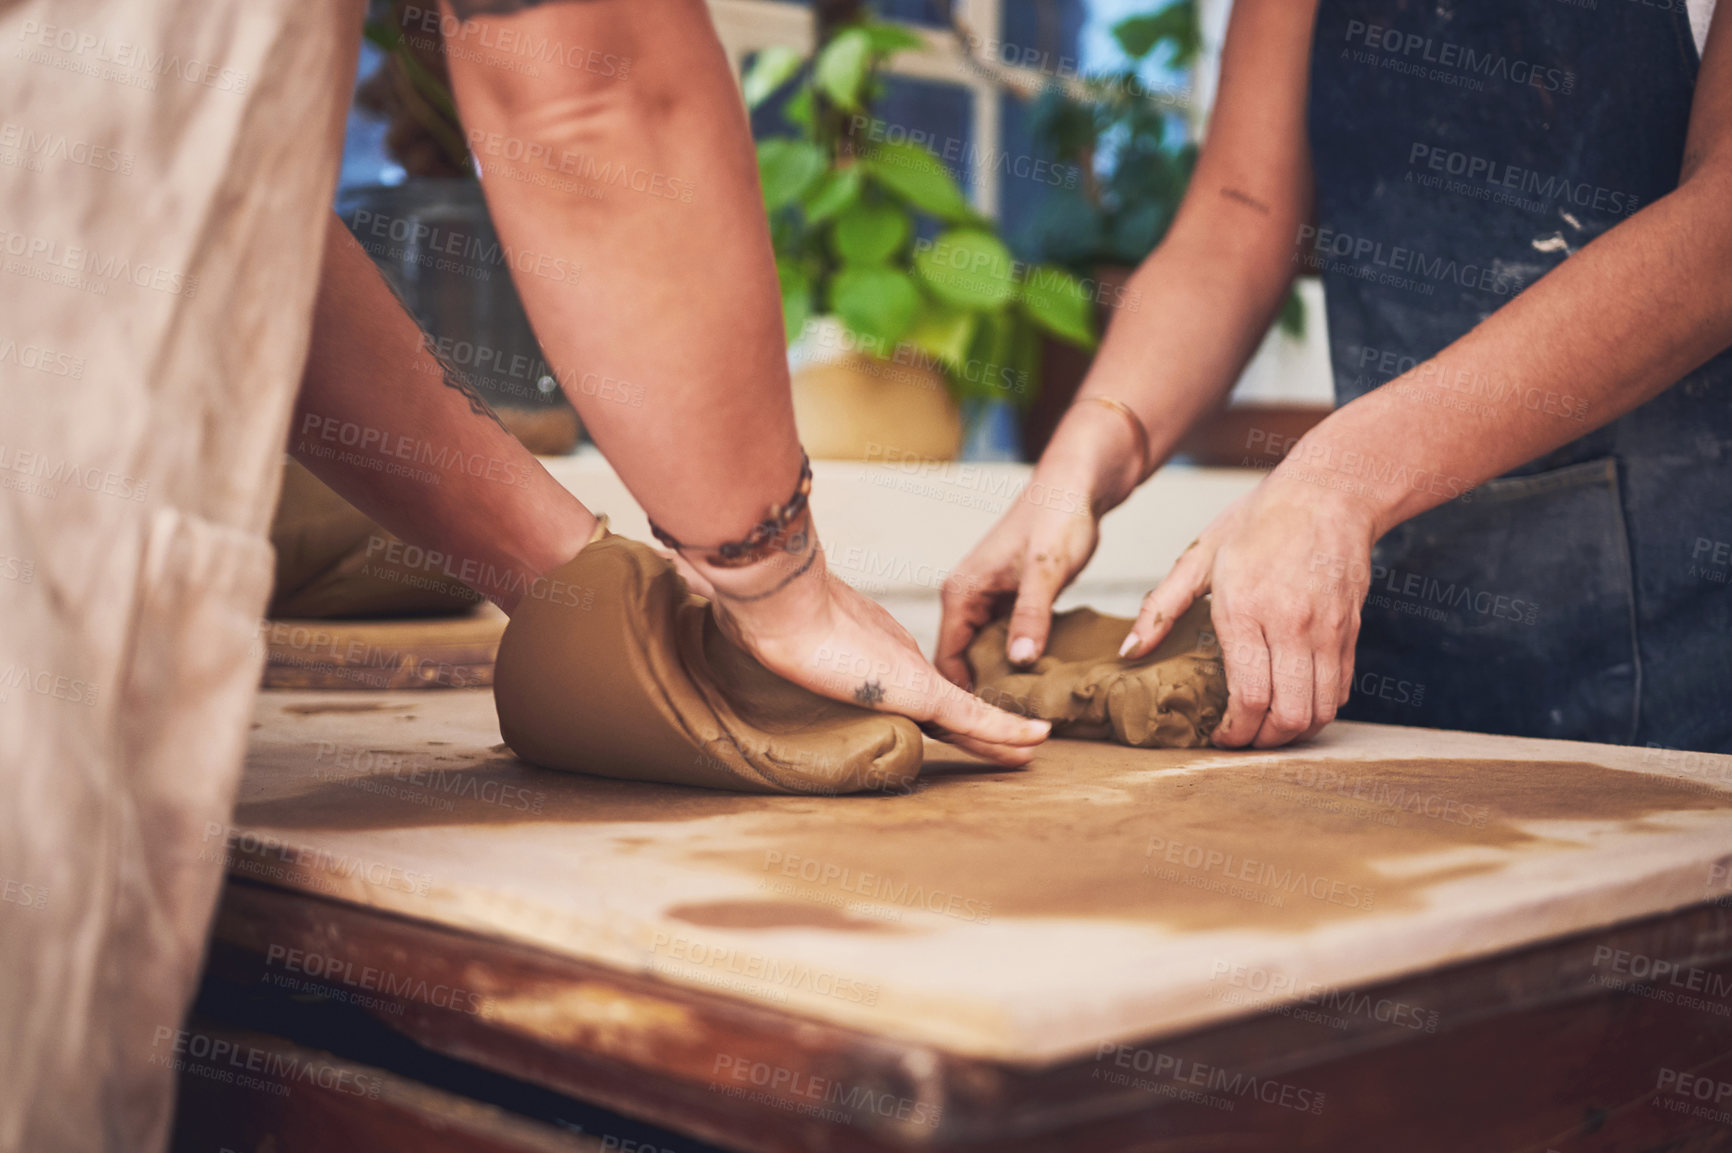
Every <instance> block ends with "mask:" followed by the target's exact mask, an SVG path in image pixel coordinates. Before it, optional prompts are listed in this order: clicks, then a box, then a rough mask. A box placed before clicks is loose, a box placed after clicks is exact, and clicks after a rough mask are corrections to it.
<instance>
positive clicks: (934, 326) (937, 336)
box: [906, 300, 980, 371]
mask: <svg viewBox="0 0 1732 1153" xmlns="http://www.w3.org/2000/svg"><path fill="white" fill-rule="evenodd" d="M979 322H980V314H979V313H977V312H973V311H971V310H969V309H966V308H957V307H956V306H955V305H951V304H945V303H944V302H943V301H941V300H927V301H926V307H924V308H922V309H921V310H920V314H919V315H918V316H916V317H915V318H914V324H913V326H912V327H911V328H909V330H908V336H907V338H906V339H907V341H908V343H909V344H912V345H913V346H914V347H916V348H918V349H920V350H921V351H922V352H925V353H928V354H930V355H932V356H935V357H937V358H938V359H939V360H941V361H943V362H944V363H945V364H946V365H947V366H949V367H950V368H951V369H954V370H956V371H962V369H963V366H964V365H965V364H966V363H967V361H968V345H969V342H970V341H972V340H973V339H974V329H975V326H976V325H977V324H979Z"/></svg>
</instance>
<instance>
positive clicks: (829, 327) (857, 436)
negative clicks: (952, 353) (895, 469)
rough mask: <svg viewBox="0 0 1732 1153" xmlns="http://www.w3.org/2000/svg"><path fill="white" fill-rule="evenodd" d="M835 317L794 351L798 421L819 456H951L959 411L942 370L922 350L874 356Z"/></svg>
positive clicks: (957, 441) (958, 439)
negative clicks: (856, 344)
mask: <svg viewBox="0 0 1732 1153" xmlns="http://www.w3.org/2000/svg"><path fill="white" fill-rule="evenodd" d="M840 333H841V326H840V325H839V324H837V323H836V322H835V321H834V320H830V319H825V320H820V321H815V322H813V324H812V325H811V326H810V327H809V328H808V331H807V333H806V334H805V335H803V336H802V337H801V339H800V340H799V341H798V342H796V344H795V347H794V348H793V349H792V350H790V363H791V365H792V369H793V379H794V422H795V424H796V425H797V426H798V428H799V431H800V441H801V443H802V444H804V445H805V447H806V452H807V455H809V456H811V457H812V459H814V460H879V461H897V460H908V459H916V460H919V459H925V460H954V459H955V458H956V453H957V450H958V449H959V448H960V447H961V444H962V412H961V410H960V409H959V408H957V406H956V401H955V400H953V399H952V398H951V395H950V390H949V388H948V387H946V385H945V382H944V375H943V373H941V372H939V371H938V370H937V369H936V368H934V367H932V366H931V365H930V364H928V363H927V361H926V358H925V357H923V356H921V355H919V354H914V355H897V356H893V357H891V358H888V359H886V358H882V357H875V356H869V355H867V354H865V353H863V352H861V351H859V350H858V348H856V347H854V345H853V342H852V341H850V340H846V339H844V338H843V337H842V336H841V335H840Z"/></svg>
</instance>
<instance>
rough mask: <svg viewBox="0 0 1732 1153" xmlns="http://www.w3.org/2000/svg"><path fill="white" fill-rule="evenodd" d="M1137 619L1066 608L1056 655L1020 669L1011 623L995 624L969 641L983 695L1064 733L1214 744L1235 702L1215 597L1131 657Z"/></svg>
mask: <svg viewBox="0 0 1732 1153" xmlns="http://www.w3.org/2000/svg"><path fill="white" fill-rule="evenodd" d="M1135 623H1136V622H1135V621H1133V620H1129V619H1127V618H1125V617H1109V616H1103V615H1101V614H1100V613H1097V612H1095V611H1094V610H1093V609H1073V610H1071V611H1070V612H1065V613H1058V614H1056V615H1054V617H1053V618H1052V633H1051V635H1050V637H1049V638H1048V640H1047V644H1046V652H1045V653H1043V654H1042V655H1041V657H1040V659H1039V660H1037V661H1035V663H1034V664H1033V665H1031V666H1029V667H1028V668H1026V669H1017V668H1015V667H1014V666H1012V665H1011V663H1010V658H1009V657H1008V656H1006V655H1005V643H1006V639H1007V637H1008V634H1009V631H1010V622H1009V621H1005V620H1000V621H995V622H994V623H993V624H991V625H988V626H987V627H986V628H985V629H982V630H981V632H980V635H979V636H977V637H975V638H974V643H973V644H972V645H970V646H969V647H968V665H969V668H970V670H971V671H972V672H973V674H974V691H975V693H976V694H977V695H979V696H980V697H981V698H982V699H984V700H986V701H988V702H990V703H992V704H995V705H997V706H999V707H1000V708H1002V709H1006V710H1008V711H1010V712H1013V713H1021V714H1023V715H1024V716H1030V717H1038V718H1040V719H1041V720H1046V721H1051V722H1052V732H1053V736H1055V737H1081V738H1083V739H1085V740H1103V741H1104V740H1114V741H1118V742H1119V743H1120V744H1124V745H1135V746H1137V747H1139V748H1161V749H1194V748H1200V747H1202V746H1203V745H1206V744H1208V743H1209V735H1210V734H1211V733H1213V732H1214V731H1215V726H1216V725H1218V724H1220V723H1221V714H1222V713H1223V712H1224V711H1225V710H1226V708H1227V677H1226V672H1225V671H1224V670H1223V669H1222V667H1221V657H1220V647H1219V645H1218V644H1217V643H1216V640H1215V632H1214V628H1213V626H1212V625H1211V624H1210V622H1209V606H1208V602H1207V601H1206V600H1205V601H1198V602H1197V603H1196V604H1194V605H1192V606H1191V608H1190V610H1189V611H1187V612H1186V613H1185V615H1184V616H1182V617H1180V618H1179V619H1178V622H1177V623H1176V624H1174V625H1173V631H1172V632H1170V633H1168V634H1167V637H1166V639H1165V640H1163V641H1162V642H1161V643H1160V644H1159V645H1157V646H1155V649H1154V651H1153V652H1151V653H1149V654H1148V655H1147V656H1144V657H1142V658H1140V659H1138V660H1134V661H1127V660H1122V659H1120V657H1119V656H1118V650H1119V645H1120V644H1121V643H1123V641H1124V639H1125V634H1126V633H1128V632H1130V631H1131V626H1132V625H1133V624H1135Z"/></svg>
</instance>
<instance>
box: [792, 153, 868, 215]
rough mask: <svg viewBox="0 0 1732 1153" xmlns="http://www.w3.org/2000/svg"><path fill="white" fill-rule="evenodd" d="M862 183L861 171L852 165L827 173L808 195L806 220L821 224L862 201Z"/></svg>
mask: <svg viewBox="0 0 1732 1153" xmlns="http://www.w3.org/2000/svg"><path fill="white" fill-rule="evenodd" d="M861 183H862V177H861V176H860V169H859V168H858V167H857V166H855V165H852V164H850V165H849V166H848V167H846V168H837V169H832V170H831V171H829V172H826V173H825V174H824V177H823V179H822V180H819V181H818V183H816V184H814V185H813V186H812V188H811V190H810V191H809V192H807V194H806V199H805V202H804V204H803V205H802V207H804V208H805V210H806V219H807V220H809V221H811V222H812V223H813V224H819V223H822V222H823V221H825V220H828V219H829V218H830V217H832V216H834V215H836V214H837V213H838V212H841V211H842V210H843V209H844V208H847V207H848V206H849V205H851V204H853V203H854V202H855V201H856V200H858V199H860V185H861Z"/></svg>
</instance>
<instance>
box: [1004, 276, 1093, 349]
mask: <svg viewBox="0 0 1732 1153" xmlns="http://www.w3.org/2000/svg"><path fill="white" fill-rule="evenodd" d="M1022 308H1023V311H1024V312H1026V313H1027V314H1028V317H1029V319H1030V320H1032V321H1034V322H1035V323H1036V324H1038V325H1040V326H1041V327H1042V328H1044V329H1046V330H1047V331H1048V332H1050V333H1052V334H1053V335H1054V336H1056V337H1058V338H1060V339H1061V340H1066V341H1069V342H1070V343H1071V344H1074V345H1077V346H1079V347H1081V348H1093V347H1094V343H1095V324H1094V302H1093V301H1092V300H1091V299H1090V298H1089V293H1088V290H1087V289H1086V288H1084V287H1083V285H1082V283H1081V282H1080V281H1078V280H1077V278H1076V277H1074V276H1072V275H1071V274H1070V273H1068V272H1066V271H1065V270H1064V269H1062V268H1058V267H1055V266H1054V265H1051V264H1038V265H1036V266H1035V267H1033V268H1031V269H1030V270H1029V272H1028V276H1027V277H1026V278H1025V279H1024V281H1023V285H1022Z"/></svg>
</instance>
